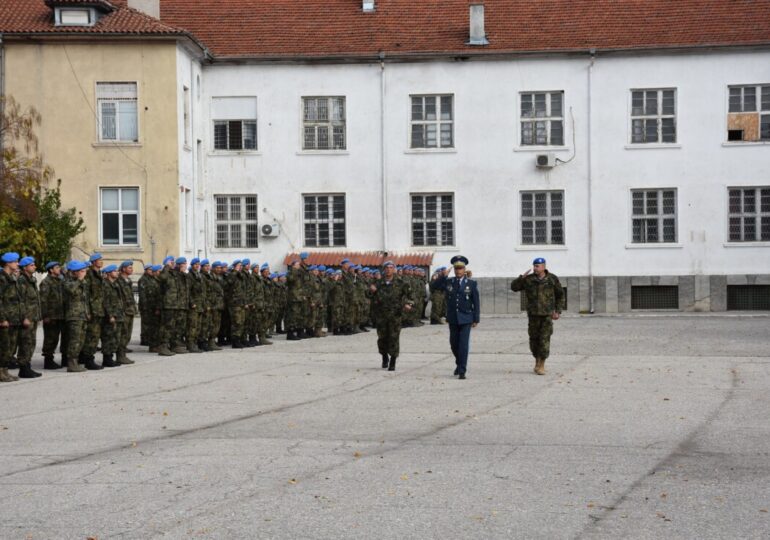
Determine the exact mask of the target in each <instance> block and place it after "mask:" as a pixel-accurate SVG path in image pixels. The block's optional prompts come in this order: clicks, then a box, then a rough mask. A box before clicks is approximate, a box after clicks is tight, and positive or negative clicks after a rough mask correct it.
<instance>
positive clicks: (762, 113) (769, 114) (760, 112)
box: [724, 82, 770, 145]
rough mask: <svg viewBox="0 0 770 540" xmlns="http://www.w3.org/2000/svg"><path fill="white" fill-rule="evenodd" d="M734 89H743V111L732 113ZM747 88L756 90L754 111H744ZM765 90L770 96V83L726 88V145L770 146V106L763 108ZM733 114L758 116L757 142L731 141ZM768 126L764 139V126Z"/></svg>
mask: <svg viewBox="0 0 770 540" xmlns="http://www.w3.org/2000/svg"><path fill="white" fill-rule="evenodd" d="M734 88H740V89H741V110H740V111H731V110H730V91H731V90H732V89H734ZM746 88H754V89H755V90H756V93H755V95H754V99H755V101H754V104H755V109H754V110H753V111H745V110H743V109H744V106H745V105H744V100H745V89H746ZM763 88H767V89H768V93H769V95H770V82H769V83H755V84H752V83H750V84H728V85H727V88H726V95H725V111H726V112H725V129H724V136H725V140H724V144H726V145H742V144H745V145H756V144H770V104H768V108H767V109H763V108H762V90H763ZM733 114H756V115H757V117H758V118H757V124H758V136H759V138H758V139H755V140H744V139H741V140H730V115H733ZM763 121H764V123H765V124H766V126H767V127H766V133H767V135H766V136H765V137H764V138H763V137H762V124H763Z"/></svg>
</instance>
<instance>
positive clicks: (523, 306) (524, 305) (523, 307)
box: [520, 287, 569, 311]
mask: <svg viewBox="0 0 770 540" xmlns="http://www.w3.org/2000/svg"><path fill="white" fill-rule="evenodd" d="M562 290H563V291H564V311H567V309H568V308H567V300H569V294H567V287H562ZM520 298H521V311H527V295H526V294H522V295H520Z"/></svg>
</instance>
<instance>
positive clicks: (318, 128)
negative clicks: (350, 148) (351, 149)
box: [302, 96, 346, 150]
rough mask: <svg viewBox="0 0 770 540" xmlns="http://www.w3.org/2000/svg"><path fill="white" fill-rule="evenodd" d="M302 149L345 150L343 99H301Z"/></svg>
mask: <svg viewBox="0 0 770 540" xmlns="http://www.w3.org/2000/svg"><path fill="white" fill-rule="evenodd" d="M302 110H303V115H302V128H303V137H302V149H303V150H345V148H346V141H345V98H344V97H339V96H338V97H303V98H302Z"/></svg>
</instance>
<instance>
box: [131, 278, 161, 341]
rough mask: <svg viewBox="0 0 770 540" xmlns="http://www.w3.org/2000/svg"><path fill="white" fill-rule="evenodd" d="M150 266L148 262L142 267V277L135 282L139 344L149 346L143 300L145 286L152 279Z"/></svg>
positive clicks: (144, 298)
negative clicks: (137, 298) (137, 293)
mask: <svg viewBox="0 0 770 540" xmlns="http://www.w3.org/2000/svg"><path fill="white" fill-rule="evenodd" d="M152 267H153V265H151V264H148V265H146V266H145V267H144V272H143V273H142V277H140V278H139V281H138V282H137V284H136V286H137V289H138V290H139V316H140V317H141V320H140V325H141V327H140V330H139V344H140V345H144V346H151V345H150V338H149V335H150V321H149V318H148V317H145V314H146V313H147V306H146V305H145V302H147V300H148V298H147V293H146V290H145V289H146V288H147V285H148V284H149V282H150V281H151V280H152ZM150 352H158V351H150Z"/></svg>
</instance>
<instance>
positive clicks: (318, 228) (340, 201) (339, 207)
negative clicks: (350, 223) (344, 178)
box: [303, 194, 346, 247]
mask: <svg viewBox="0 0 770 540" xmlns="http://www.w3.org/2000/svg"><path fill="white" fill-rule="evenodd" d="M303 199H304V206H305V207H304V217H303V224H304V226H305V246H306V247H321V246H344V245H345V242H346V238H345V196H344V195H325V194H324V195H305V196H304V197H303Z"/></svg>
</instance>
